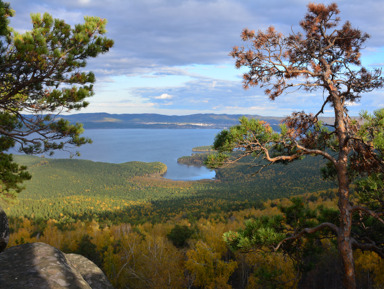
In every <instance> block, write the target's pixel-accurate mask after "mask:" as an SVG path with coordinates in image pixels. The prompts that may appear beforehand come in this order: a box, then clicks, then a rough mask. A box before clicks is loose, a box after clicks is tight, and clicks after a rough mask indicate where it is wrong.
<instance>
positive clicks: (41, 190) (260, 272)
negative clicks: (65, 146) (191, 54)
mask: <svg viewBox="0 0 384 289" xmlns="http://www.w3.org/2000/svg"><path fill="white" fill-rule="evenodd" d="M208 150H209V147H204V148H195V149H194V150H193V151H195V152H197V151H208ZM202 154H203V155H204V154H205V153H204V152H203V153H202ZM196 155H200V153H199V154H193V155H192V156H191V157H190V158H194V157H195V156H196ZM15 159H16V160H17V162H19V163H20V164H23V165H27V166H28V169H29V171H30V173H31V174H32V176H33V177H32V179H31V180H30V181H28V182H25V186H26V188H25V190H24V191H23V192H22V193H20V194H19V195H18V197H17V198H16V199H14V200H11V201H8V202H3V203H2V205H3V207H4V208H5V210H6V212H7V215H8V217H9V219H10V228H11V232H12V233H11V238H10V246H12V245H18V244H22V243H26V242H36V241H42V242H46V243H48V244H51V245H53V246H55V247H57V248H59V249H61V250H63V251H64V252H76V253H80V254H82V255H84V256H86V257H88V258H90V259H91V260H92V261H94V262H95V263H96V264H97V265H99V266H100V267H101V268H102V269H103V271H104V272H105V273H106V274H107V276H108V278H109V280H111V282H112V283H113V285H114V286H115V287H116V288H127V287H128V288H130V287H132V288H324V286H325V287H326V288H340V287H338V286H340V284H341V282H342V280H341V278H340V276H341V275H340V274H338V273H337V272H338V271H334V272H332V271H330V268H331V269H332V270H333V269H334V270H336V268H339V267H338V266H339V265H338V262H339V260H338V258H337V257H336V256H337V251H335V250H336V249H335V243H334V239H333V238H332V237H329V236H326V235H323V236H317V238H308V239H304V240H303V241H302V243H301V244H300V248H301V250H299V253H297V254H300V255H299V256H297V254H296V255H295V254H293V253H292V252H288V251H287V252H286V251H282V252H279V251H277V252H273V251H270V252H268V251H269V250H270V249H269V248H268V247H265V248H261V249H259V250H251V251H244V252H242V251H232V250H231V249H230V247H229V246H228V244H227V242H225V241H224V239H223V234H224V233H225V232H228V231H233V230H238V229H239V228H244V226H245V224H247V222H250V220H254V219H257V218H274V217H276V216H283V215H284V207H288V208H289V207H290V206H291V207H292V206H293V205H294V204H295V202H296V201H295V198H299V199H300V200H302V202H303V204H305V209H306V210H307V209H311V210H314V211H316V212H317V213H316V214H317V215H318V217H319V218H320V213H319V212H322V213H324V209H323V208H327V210H326V213H327V214H337V206H336V198H335V196H336V186H335V183H334V182H332V181H324V180H323V179H322V177H321V175H320V167H321V166H323V165H324V160H322V159H321V158H318V157H317V158H313V157H308V158H306V159H304V160H303V161H301V162H299V163H297V164H295V165H292V164H286V165H284V164H282V165H277V166H271V167H268V168H266V169H265V170H263V171H261V172H260V173H259V174H257V175H252V171H254V170H257V169H258V168H257V167H252V166H250V165H251V163H250V160H249V159H246V160H243V161H242V162H241V163H239V164H235V165H232V166H230V167H224V168H220V169H217V176H218V177H217V179H216V180H201V181H188V182H186V181H172V180H168V179H165V178H163V177H162V174H164V173H165V171H166V166H165V165H164V164H161V163H142V162H128V163H123V164H110V163H99V162H92V161H87V160H76V159H51V158H43V157H34V156H21V155H20V156H15ZM253 164H255V162H253ZM298 176H299V177H298ZM68 180H70V185H69V184H68V183H69V182H68ZM272 180H273V181H272ZM271 183H273V184H271ZM306 184H307V185H306ZM312 218H314V216H312ZM319 242H320V243H319ZM355 254H356V260H357V261H356V267H357V272H358V274H359V275H358V276H359V278H358V282H359V284H361V286H362V287H361V288H380V286H383V285H384V280H383V279H382V276H383V273H384V272H383V263H382V260H381V258H379V257H378V256H377V255H375V254H374V253H368V252H362V251H356V253H355ZM276 264H279V266H276ZM330 266H331V267H330ZM339 273H340V272H339ZM324 274H328V275H329V278H327V279H324V278H322V276H323V275H324ZM316 286H318V287H316Z"/></svg>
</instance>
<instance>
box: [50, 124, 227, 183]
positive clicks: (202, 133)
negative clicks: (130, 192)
mask: <svg viewBox="0 0 384 289" xmlns="http://www.w3.org/2000/svg"><path fill="white" fill-rule="evenodd" d="M219 131H220V130H217V129H89V130H86V131H85V132H84V134H83V135H84V136H86V137H90V138H91V139H92V140H93V143H92V144H87V145H84V146H81V147H79V148H77V151H79V152H80V154H81V156H80V157H77V158H79V159H86V160H92V161H97V162H109V163H124V162H130V161H142V162H162V163H164V164H166V165H167V167H168V171H167V173H166V174H165V176H164V177H165V178H168V179H172V180H199V179H212V178H214V177H215V171H213V170H208V169H207V168H205V167H200V168H197V167H192V166H186V165H181V164H178V163H177V159H178V158H179V157H182V156H189V155H191V154H192V148H194V147H197V146H204V145H211V144H213V141H214V138H215V136H216V134H217V133H218V132H219ZM54 157H55V158H68V157H69V156H68V153H65V152H55V155H54Z"/></svg>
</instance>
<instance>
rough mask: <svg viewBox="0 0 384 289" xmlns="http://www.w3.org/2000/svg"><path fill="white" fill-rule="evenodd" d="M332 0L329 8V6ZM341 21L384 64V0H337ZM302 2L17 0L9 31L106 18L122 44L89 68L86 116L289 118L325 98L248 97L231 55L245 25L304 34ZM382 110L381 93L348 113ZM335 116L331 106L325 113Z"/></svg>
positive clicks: (369, 59) (367, 58)
mask: <svg viewBox="0 0 384 289" xmlns="http://www.w3.org/2000/svg"><path fill="white" fill-rule="evenodd" d="M331 2H333V1H323V2H322V3H325V4H329V3H331ZM336 3H337V4H338V5H339V9H340V10H341V14H340V17H341V18H342V22H344V21H345V20H349V21H350V22H351V23H352V25H353V26H354V27H357V28H359V29H361V30H362V31H364V32H367V33H369V34H370V35H371V38H370V39H369V40H368V41H367V42H366V48H365V50H363V51H362V55H363V58H362V60H363V64H364V65H365V66H366V67H367V68H368V69H372V68H374V67H378V66H379V67H380V66H384V27H383V26H384V0H365V1H361V0H341V1H336ZM307 4H308V1H302V0H269V1H265V0H108V1H105V0H104V1H102V0H66V1H62V0H39V1H37V0H13V1H11V6H12V8H13V9H14V10H15V11H16V15H15V17H14V18H13V19H12V20H11V26H12V27H14V28H15V29H17V30H19V31H25V30H29V29H30V28H31V24H30V13H37V12H40V13H44V12H48V13H50V14H52V15H53V16H54V17H55V18H61V19H65V20H66V22H67V23H70V24H76V23H81V22H83V16H85V15H89V16H99V17H102V18H106V19H107V20H108V25H107V30H108V34H107V36H108V37H110V38H112V39H113V40H114V41H115V46H114V47H113V48H112V49H111V51H110V52H109V53H107V54H105V55H102V56H100V57H98V58H97V59H93V60H91V61H89V63H88V66H87V69H90V70H92V71H93V72H95V74H96V77H97V83H96V85H95V96H94V97H92V98H91V99H89V101H90V103H91V104H90V105H89V107H88V108H86V109H84V110H82V111H81V112H108V113H160V114H168V115H185V114H193V113H229V114H253V115H263V116H267V115H270V116H286V115H289V114H290V113H291V112H293V111H299V110H300V111H301V110H305V111H306V112H317V110H318V109H319V107H320V105H321V100H322V97H323V96H322V94H321V93H320V92H319V93H311V94H308V93H306V92H304V91H303V92H301V91H298V92H293V93H290V94H287V95H283V96H280V97H279V98H277V99H276V100H275V101H273V102H272V101H270V100H268V98H267V97H266V96H265V95H264V94H263V92H262V90H261V89H258V88H251V89H249V90H246V91H245V90H244V89H243V88H242V83H241V71H239V70H237V69H235V67H234V60H233V59H232V58H231V57H229V56H228V53H229V52H230V51H231V49H232V47H233V46H235V45H242V42H241V39H240V33H241V31H242V29H243V28H246V27H247V28H249V29H254V30H258V29H261V30H263V29H266V28H267V27H268V26H270V25H273V26H275V27H276V29H277V30H279V31H281V32H283V33H289V32H290V31H291V29H293V30H294V31H300V28H299V26H298V23H299V21H300V20H301V19H302V18H303V16H304V14H305V13H306V10H307V7H306V5H307ZM383 107H384V90H383V89H382V90H377V91H374V92H371V93H369V94H366V95H364V96H363V98H362V99H361V101H360V102H359V103H357V104H354V105H351V106H350V107H349V109H350V114H351V115H357V114H358V113H359V112H360V111H362V110H368V111H370V112H372V111H373V110H375V109H378V108H383ZM327 111H329V108H328V109H327Z"/></svg>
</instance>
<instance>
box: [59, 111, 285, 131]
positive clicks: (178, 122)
mask: <svg viewBox="0 0 384 289" xmlns="http://www.w3.org/2000/svg"><path fill="white" fill-rule="evenodd" d="M242 116H243V115H240V114H233V115H231V114H191V115H161V114H150V113H144V114H109V113H79V114H73V115H67V116H62V117H63V118H64V119H67V120H69V121H71V122H80V123H82V124H83V125H84V128H85V129H108V128H182V129H183V128H199V129H206V128H209V129H224V128H227V127H230V126H233V125H235V124H237V123H238V120H239V118H240V117H242ZM245 116H246V117H249V118H257V119H261V120H265V121H267V122H268V123H269V124H270V125H272V126H274V127H277V125H278V124H279V123H280V121H281V120H282V119H283V118H282V117H268V116H260V115H245Z"/></svg>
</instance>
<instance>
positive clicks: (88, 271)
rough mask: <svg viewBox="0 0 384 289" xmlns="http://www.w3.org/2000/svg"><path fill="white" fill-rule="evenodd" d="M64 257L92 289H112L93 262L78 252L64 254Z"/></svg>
mask: <svg viewBox="0 0 384 289" xmlns="http://www.w3.org/2000/svg"><path fill="white" fill-rule="evenodd" d="M65 257H66V258H67V260H68V262H69V263H71V264H72V266H73V267H74V268H75V269H76V271H77V272H79V273H80V274H81V276H82V277H83V278H84V280H85V281H86V282H87V283H88V284H89V286H91V288H92V289H113V287H112V285H111V283H109V281H108V279H107V277H106V276H105V274H104V273H103V271H101V269H100V268H99V267H97V266H96V265H95V263H93V262H92V261H90V260H89V259H87V258H85V257H84V256H82V255H78V254H65Z"/></svg>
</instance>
